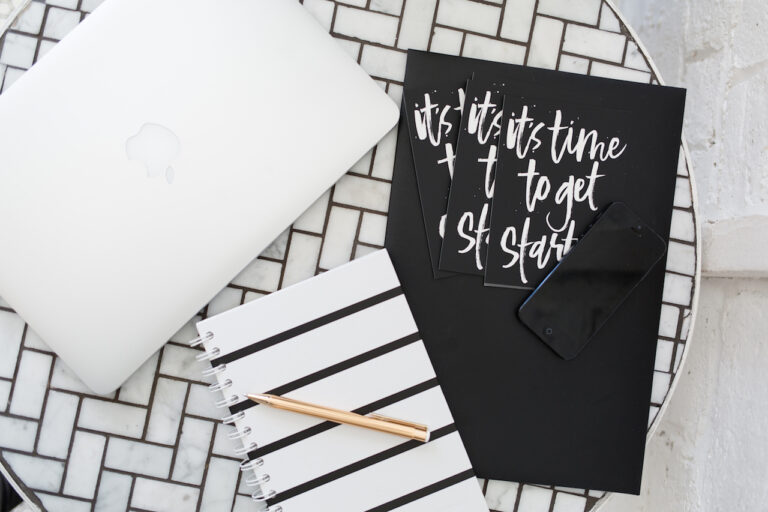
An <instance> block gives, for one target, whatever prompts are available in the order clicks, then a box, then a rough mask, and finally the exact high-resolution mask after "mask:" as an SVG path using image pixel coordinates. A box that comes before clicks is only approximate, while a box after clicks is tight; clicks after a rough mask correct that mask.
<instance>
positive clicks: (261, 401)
mask: <svg viewBox="0 0 768 512" xmlns="http://www.w3.org/2000/svg"><path fill="white" fill-rule="evenodd" d="M246 396H247V397H248V399H249V400H253V401H254V402H256V403H258V404H266V403H267V402H269V397H267V396H266V395H261V394H258V393H254V394H249V395H246Z"/></svg>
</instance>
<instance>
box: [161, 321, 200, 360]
mask: <svg viewBox="0 0 768 512" xmlns="http://www.w3.org/2000/svg"><path fill="white" fill-rule="evenodd" d="M200 318H201V317H200V315H195V316H193V317H192V318H190V319H189V321H188V322H187V323H185V324H184V325H182V326H181V328H180V329H179V330H178V331H176V332H175V333H174V335H173V336H171V341H175V342H177V343H184V344H186V343H187V342H189V340H191V339H193V338H195V337H196V336H197V327H196V324H197V322H199V321H200ZM159 352H160V351H158V353H159Z"/></svg>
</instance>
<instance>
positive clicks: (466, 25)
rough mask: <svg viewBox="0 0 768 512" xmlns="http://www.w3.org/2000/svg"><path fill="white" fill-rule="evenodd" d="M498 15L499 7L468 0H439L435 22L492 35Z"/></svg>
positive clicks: (494, 32)
mask: <svg viewBox="0 0 768 512" xmlns="http://www.w3.org/2000/svg"><path fill="white" fill-rule="evenodd" d="M500 16H501V8H500V7H496V6H494V5H487V4H480V3H475V2H471V1H469V0H441V1H440V5H439V6H438V8H437V23H439V24H441V25H447V26H449V27H455V28H460V29H464V30H470V31H472V32H479V33H481V34H488V35H494V36H495V35H496V31H497V30H498V28H499V18H500Z"/></svg>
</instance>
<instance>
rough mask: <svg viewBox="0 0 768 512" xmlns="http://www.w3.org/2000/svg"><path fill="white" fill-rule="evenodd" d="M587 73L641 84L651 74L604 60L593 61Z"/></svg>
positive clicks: (648, 79) (645, 82)
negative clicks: (607, 62)
mask: <svg viewBox="0 0 768 512" xmlns="http://www.w3.org/2000/svg"><path fill="white" fill-rule="evenodd" d="M589 74H590V75H592V76H600V77H603V78H613V79H614V80H626V81H629V82H638V83H641V84H647V83H648V82H649V81H650V79H651V74H650V73H648V72H645V71H638V70H636V69H628V68H623V67H621V66H614V65H612V64H606V63H604V62H593V63H592V70H591V71H590V73H589Z"/></svg>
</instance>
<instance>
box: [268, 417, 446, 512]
mask: <svg viewBox="0 0 768 512" xmlns="http://www.w3.org/2000/svg"><path fill="white" fill-rule="evenodd" d="M453 432H456V425H454V424H453V423H451V424H450V425H446V426H445V427H442V428H439V429H437V430H435V431H434V432H432V435H431V437H430V440H436V439H440V438H441V437H444V436H447V435H448V434H451V433H453ZM423 444H424V443H422V442H421V441H416V440H410V441H405V442H404V443H401V444H399V445H397V446H393V447H392V448H389V449H387V450H384V451H382V452H379V453H376V454H374V455H371V456H370V457H366V458H364V459H361V460H358V461H357V462H353V463H352V464H349V465H347V466H344V467H341V468H339V469H336V470H334V471H331V472H330V473H326V474H324V475H322V476H319V477H317V478H313V479H312V480H309V481H307V482H304V483H303V484H299V485H297V486H295V487H292V488H290V489H287V490H285V491H283V492H281V493H280V494H278V495H277V496H275V497H274V498H272V499H270V500H268V501H267V505H268V506H272V505H275V504H277V503H280V502H281V501H285V500H288V499H291V498H293V497H294V496H298V495H299V494H302V493H305V492H308V491H311V490H312V489H315V488H317V487H320V486H322V485H325V484H327V483H329V482H333V481H334V480H338V479H339V478H342V477H345V476H347V475H351V474H352V473H355V472H357V471H360V470H362V469H365V468H367V467H369V466H373V465H374V464H377V463H379V462H382V461H385V460H387V459H390V458H392V457H395V456H396V455H400V454H401V453H405V452H407V451H409V450H413V449H414V448H418V447H419V446H422V445H423Z"/></svg>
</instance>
